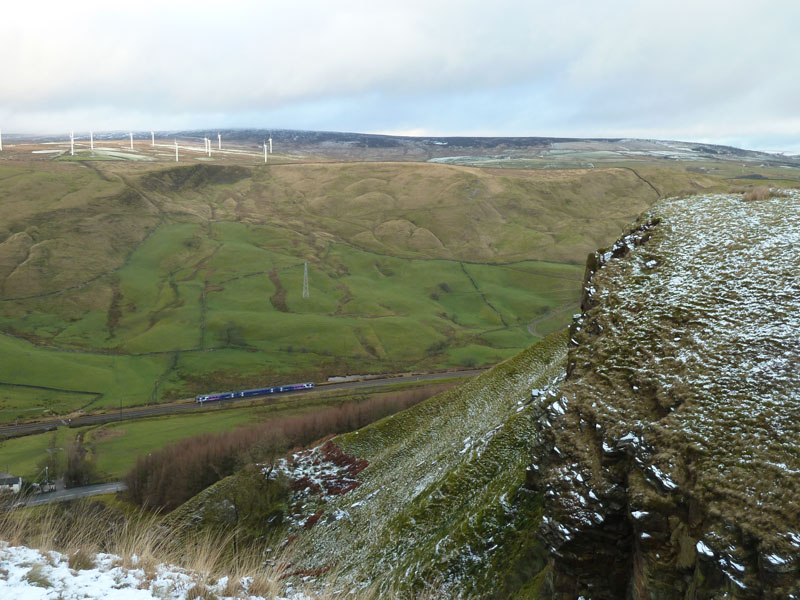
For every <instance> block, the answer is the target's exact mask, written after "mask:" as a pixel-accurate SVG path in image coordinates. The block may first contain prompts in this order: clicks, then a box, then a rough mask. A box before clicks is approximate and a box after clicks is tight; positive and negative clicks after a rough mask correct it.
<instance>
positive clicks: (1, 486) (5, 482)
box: [0, 473, 22, 494]
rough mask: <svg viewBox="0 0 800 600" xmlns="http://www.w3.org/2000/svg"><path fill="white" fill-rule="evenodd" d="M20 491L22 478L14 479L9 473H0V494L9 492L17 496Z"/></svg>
mask: <svg viewBox="0 0 800 600" xmlns="http://www.w3.org/2000/svg"><path fill="white" fill-rule="evenodd" d="M21 489H22V477H14V476H13V475H11V474H10V473H0V494H2V493H4V492H9V493H11V494H19V491H20V490H21Z"/></svg>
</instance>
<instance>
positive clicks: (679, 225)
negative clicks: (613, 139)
mask: <svg viewBox="0 0 800 600" xmlns="http://www.w3.org/2000/svg"><path fill="white" fill-rule="evenodd" d="M640 223H642V227H641V228H639V230H638V231H639V232H638V233H633V234H631V235H630V236H628V237H627V238H624V239H623V240H621V241H620V242H618V243H617V245H616V246H614V247H613V248H611V249H609V250H608V252H606V253H605V254H603V255H599V257H598V258H599V262H600V264H601V265H602V266H601V268H600V269H599V270H598V271H597V272H596V273H595V275H594V276H593V277H592V279H591V283H590V285H588V286H587V289H586V292H587V295H588V302H589V304H590V307H589V309H588V310H586V311H585V313H584V315H583V317H582V320H581V322H580V323H578V324H577V329H576V330H575V331H574V332H573V333H574V338H575V340H576V342H577V344H578V345H577V346H576V347H575V349H574V351H573V352H571V353H570V362H571V368H572V369H574V371H575V376H571V377H570V378H568V380H567V383H566V384H565V385H564V386H562V388H561V392H562V394H563V398H562V401H561V402H559V403H557V404H556V405H555V408H557V409H558V410H557V412H560V413H561V414H565V413H566V420H567V422H570V423H572V426H571V427H568V428H564V429H563V432H564V433H563V435H559V436H558V437H557V440H556V443H557V444H558V448H559V450H558V452H559V453H561V452H564V453H565V454H566V455H569V456H570V457H571V458H570V461H573V462H572V464H571V465H568V464H567V462H562V463H561V464H559V466H558V468H559V469H561V471H559V472H558V473H556V472H555V471H554V472H553V473H552V474H551V475H552V477H551V480H553V481H555V478H556V477H558V479H560V480H561V481H565V482H576V481H579V482H581V485H578V484H570V485H571V487H570V489H569V490H566V489H559V490H554V493H553V494H552V497H553V504H554V507H555V508H554V509H553V510H551V511H550V512H551V514H555V516H556V517H557V519H559V520H560V522H559V523H556V522H555V521H554V522H553V523H552V528H553V530H554V531H555V530H561V531H562V534H563V536H562V537H563V540H562V543H564V542H567V541H569V540H570V539H577V538H578V537H579V536H581V535H583V533H584V531H589V530H591V528H592V527H593V525H592V522H593V521H594V522H595V523H597V522H598V521H597V519H598V518H599V519H600V522H602V520H603V518H605V517H604V515H607V514H608V513H609V511H610V510H611V511H612V512H613V510H612V509H609V503H607V502H605V501H604V500H603V498H604V497H610V494H611V491H610V490H611V489H612V486H611V479H610V478H607V475H608V474H607V472H606V471H608V469H606V470H605V471H600V470H598V469H597V468H596V465H597V464H599V462H600V461H606V462H614V461H616V463H620V464H621V461H622V459H620V458H619V457H622V456H629V457H631V458H632V459H633V463H634V465H635V466H634V467H633V468H632V469H633V471H635V473H634V475H635V477H634V475H631V474H629V476H628V481H632V480H635V481H639V480H641V481H643V482H646V484H645V485H643V486H640V487H638V488H637V492H636V493H634V492H630V498H629V501H630V503H631V506H630V510H631V511H632V512H631V518H632V520H633V521H634V531H637V532H638V533H639V536H640V540H641V541H640V544H641V546H640V548H641V547H647V545H648V544H654V542H653V541H652V538H654V537H655V535H656V533H655V532H654V531H653V530H652V529H650V530H648V529H647V527H648V524H647V523H649V522H652V519H650V518H649V517H648V515H649V512H648V511H650V512H652V513H653V515H657V514H659V513H661V514H670V512H669V511H674V512H675V514H677V513H678V512H679V511H678V510H677V509H676V508H675V507H676V506H678V505H679V504H680V503H682V502H692V503H693V506H696V507H698V508H697V509H696V514H697V515H704V517H703V519H702V520H701V519H700V517H698V516H696V517H694V518H695V521H697V523H695V525H694V528H693V529H692V530H691V531H692V535H691V536H690V539H691V545H692V547H693V548H694V551H695V552H696V556H697V557H698V558H702V560H705V561H712V562H715V563H716V564H717V565H718V568H719V570H720V571H721V572H723V573H724V574H725V576H726V577H727V579H728V580H729V581H730V582H731V584H732V585H733V586H735V587H736V588H743V589H761V588H763V586H764V584H763V582H764V581H765V580H766V579H765V578H766V577H772V576H774V577H778V576H780V577H783V578H784V579H786V578H787V577H788V578H789V579H791V573H796V572H797V569H798V566H799V565H798V557H799V556H800V519H798V515H800V451H798V448H800V369H799V368H798V366H800V344H799V343H798V335H799V333H800V252H798V249H799V248H800V192H798V191H796V190H791V191H786V192H782V193H780V194H777V195H775V196H774V197H771V198H767V199H756V200H750V201H748V200H745V199H744V198H743V197H742V196H741V195H707V196H693V197H687V198H677V199H668V200H665V201H663V202H660V203H659V204H657V205H656V206H655V207H653V209H651V210H650V211H648V212H647V213H645V214H644V215H643V216H642V217H641V219H640ZM637 237H638V239H635V238H637ZM648 238H649V239H648ZM618 255H622V256H623V258H616V256H618ZM586 423H588V424H593V426H594V428H596V431H597V433H598V439H599V440H600V441H598V442H596V443H597V445H598V446H599V448H597V449H593V448H592V444H594V443H595V442H593V441H592V442H587V440H586V438H584V439H583V440H581V439H580V437H579V436H578V435H577V434H574V433H573V432H574V431H577V430H579V429H580V428H582V427H583V426H584V424H586ZM616 463H615V464H616ZM603 464H605V462H604V463H603ZM639 477H641V479H639ZM631 485H632V484H631ZM551 508H552V507H551ZM546 510H547V509H546ZM650 526H651V527H652V524H651V525H650ZM556 546H557V547H558V544H556ZM656 558H657V556H656ZM784 597H792V598H794V597H796V596H790V595H787V596H784Z"/></svg>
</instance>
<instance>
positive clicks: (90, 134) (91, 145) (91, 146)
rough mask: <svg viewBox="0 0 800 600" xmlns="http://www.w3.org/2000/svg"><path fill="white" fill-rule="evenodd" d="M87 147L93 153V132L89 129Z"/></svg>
mask: <svg viewBox="0 0 800 600" xmlns="http://www.w3.org/2000/svg"><path fill="white" fill-rule="evenodd" d="M89 149H90V150H91V151H92V154H94V133H92V130H91V129H90V130H89Z"/></svg>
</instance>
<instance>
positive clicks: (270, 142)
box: [269, 136, 272, 154]
mask: <svg viewBox="0 0 800 600" xmlns="http://www.w3.org/2000/svg"><path fill="white" fill-rule="evenodd" d="M269 153H270V154H272V136H270V138H269Z"/></svg>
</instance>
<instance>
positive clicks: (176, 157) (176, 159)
mask: <svg viewBox="0 0 800 600" xmlns="http://www.w3.org/2000/svg"><path fill="white" fill-rule="evenodd" d="M175 162H178V138H175Z"/></svg>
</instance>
